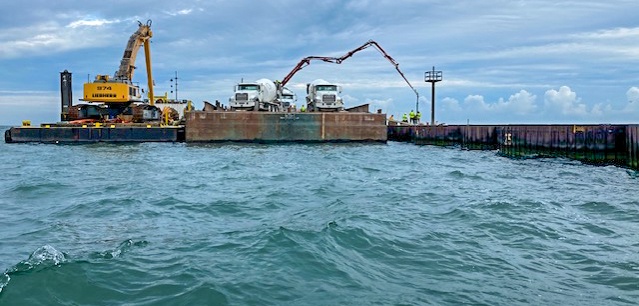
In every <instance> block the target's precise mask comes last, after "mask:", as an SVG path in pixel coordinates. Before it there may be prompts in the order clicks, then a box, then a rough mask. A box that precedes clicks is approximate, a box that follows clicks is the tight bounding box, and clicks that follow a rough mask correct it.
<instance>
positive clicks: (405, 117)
mask: <svg viewBox="0 0 639 306" xmlns="http://www.w3.org/2000/svg"><path fill="white" fill-rule="evenodd" d="M402 122H408V116H407V115H406V113H404V114H403V115H402Z"/></svg>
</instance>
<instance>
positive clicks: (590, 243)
mask: <svg viewBox="0 0 639 306" xmlns="http://www.w3.org/2000/svg"><path fill="white" fill-rule="evenodd" d="M0 173H2V180H0V192H1V193H2V197H1V198H0V229H2V230H1V231H0V290H1V291H0V305H462V304H465V305H634V304H636V303H637V301H639V234H638V233H639V197H638V196H637V194H638V193H637V191H639V176H638V175H637V173H636V172H632V171H628V170H624V169H620V168H616V167H595V166H589V165H583V164H580V163H578V162H572V161H567V160H563V159H532V160H511V159H508V158H504V157H500V156H498V155H497V154H496V152H493V151H462V150H458V149H451V148H439V147H433V146H415V145H411V144H402V143H393V142H390V143H388V144H387V145H383V144H373V145H349V144H339V145H335V144H328V145H237V144H221V145H186V144H151V143H145V144H134V145H109V144H95V145H37V144H5V143H0ZM2 271H4V273H2Z"/></svg>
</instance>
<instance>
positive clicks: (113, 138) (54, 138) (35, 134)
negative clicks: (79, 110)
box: [4, 126, 184, 143]
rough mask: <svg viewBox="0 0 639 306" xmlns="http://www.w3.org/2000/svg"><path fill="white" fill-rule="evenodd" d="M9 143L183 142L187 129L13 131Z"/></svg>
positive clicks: (134, 128) (6, 138)
mask: <svg viewBox="0 0 639 306" xmlns="http://www.w3.org/2000/svg"><path fill="white" fill-rule="evenodd" d="M4 139H5V142H7V143H26V142H39V143H94V142H182V141H184V127H155V126H152V127H138V126H136V127H122V126H117V127H112V128H111V127H59V126H51V127H12V128H10V129H8V130H6V131H5V135H4Z"/></svg>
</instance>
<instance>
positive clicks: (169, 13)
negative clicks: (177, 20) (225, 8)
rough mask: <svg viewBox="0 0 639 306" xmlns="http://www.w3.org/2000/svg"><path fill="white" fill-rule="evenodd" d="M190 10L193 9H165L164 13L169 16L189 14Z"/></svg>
mask: <svg viewBox="0 0 639 306" xmlns="http://www.w3.org/2000/svg"><path fill="white" fill-rule="evenodd" d="M199 11H202V9H200V10H199ZM191 12H193V9H183V10H179V11H175V12H168V11H167V12H166V13H167V14H168V15H171V16H178V15H188V14H191Z"/></svg>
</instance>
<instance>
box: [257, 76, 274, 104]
mask: <svg viewBox="0 0 639 306" xmlns="http://www.w3.org/2000/svg"><path fill="white" fill-rule="evenodd" d="M255 83H257V84H259V85H260V86H261V87H262V101H263V102H273V101H275V98H276V97H277V87H276V86H275V83H274V82H273V81H271V80H269V79H259V80H257V81H255Z"/></svg>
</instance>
